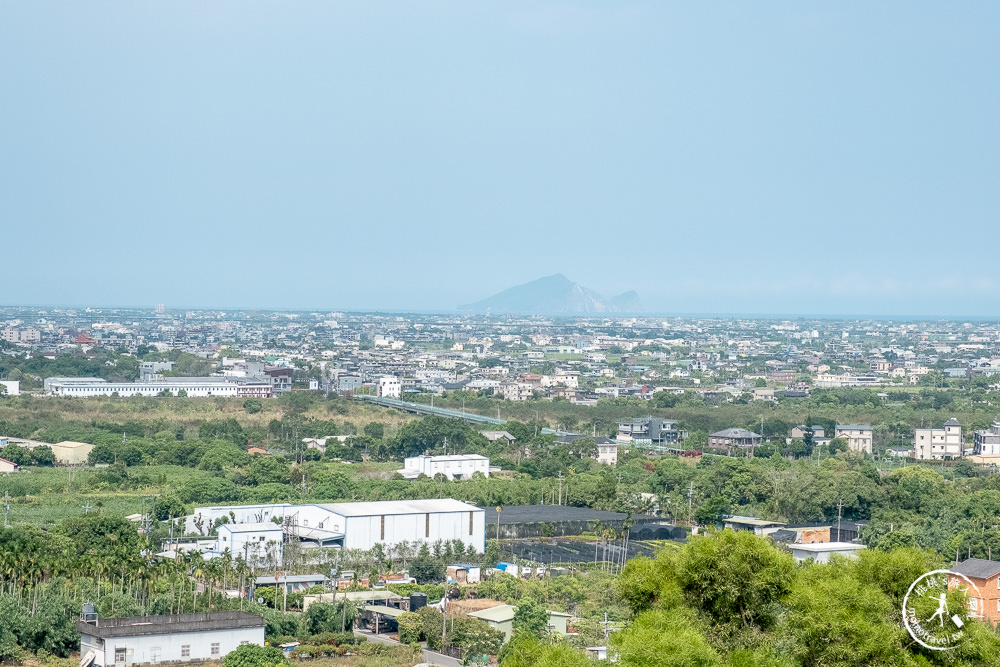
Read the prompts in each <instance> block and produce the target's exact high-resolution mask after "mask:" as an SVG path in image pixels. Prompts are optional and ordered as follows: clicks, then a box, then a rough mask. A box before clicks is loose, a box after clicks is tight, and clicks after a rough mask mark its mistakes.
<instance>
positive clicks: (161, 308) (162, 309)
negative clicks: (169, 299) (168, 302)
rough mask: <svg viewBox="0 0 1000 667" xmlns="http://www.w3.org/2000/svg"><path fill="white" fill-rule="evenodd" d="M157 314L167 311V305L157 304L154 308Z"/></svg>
mask: <svg viewBox="0 0 1000 667" xmlns="http://www.w3.org/2000/svg"><path fill="white" fill-rule="evenodd" d="M153 310H154V312H155V313H156V314H157V315H162V314H163V313H165V312H166V311H167V309H166V307H164V305H163V304H162V303H158V304H156V308H154V309H153Z"/></svg>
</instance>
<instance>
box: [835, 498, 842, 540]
mask: <svg viewBox="0 0 1000 667" xmlns="http://www.w3.org/2000/svg"><path fill="white" fill-rule="evenodd" d="M843 511H844V500H843V498H841V499H840V500H839V501H837V541H838V542H839V541H840V517H841V515H842V514H843Z"/></svg>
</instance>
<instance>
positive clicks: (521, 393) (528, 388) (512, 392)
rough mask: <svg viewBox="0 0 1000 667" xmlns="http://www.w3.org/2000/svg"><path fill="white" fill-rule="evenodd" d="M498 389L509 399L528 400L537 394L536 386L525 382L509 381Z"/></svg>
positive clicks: (516, 400)
mask: <svg viewBox="0 0 1000 667" xmlns="http://www.w3.org/2000/svg"><path fill="white" fill-rule="evenodd" d="M496 389H498V390H500V393H501V394H503V397H504V398H505V399H506V400H508V401H515V402H519V401H527V400H528V399H530V398H534V396H535V386H534V385H530V384H526V383H524V382H508V383H505V384H502V385H500V386H499V387H497V388H496ZM494 391H496V390H494Z"/></svg>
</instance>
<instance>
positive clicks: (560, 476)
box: [557, 470, 563, 505]
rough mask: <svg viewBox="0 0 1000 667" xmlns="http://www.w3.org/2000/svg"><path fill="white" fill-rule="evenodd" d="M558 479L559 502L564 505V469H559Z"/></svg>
mask: <svg viewBox="0 0 1000 667" xmlns="http://www.w3.org/2000/svg"><path fill="white" fill-rule="evenodd" d="M557 479H558V480H559V504H560V505H562V481H563V474H562V470H560V471H559V474H558V475H557Z"/></svg>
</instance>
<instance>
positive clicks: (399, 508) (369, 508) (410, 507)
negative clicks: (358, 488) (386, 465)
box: [317, 498, 482, 517]
mask: <svg viewBox="0 0 1000 667" xmlns="http://www.w3.org/2000/svg"><path fill="white" fill-rule="evenodd" d="M317 507H322V508H323V509H326V510H329V511H331V512H333V513H335V514H339V515H340V516H344V517H354V516H380V515H383V514H388V515H393V514H434V513H436V512H481V511H482V510H481V509H479V508H478V507H476V506H475V505H469V504H468V503H463V502H461V501H459V500H455V499H453V498H430V499H426V500H379V501H373V502H363V503H323V504H320V505H317Z"/></svg>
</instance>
